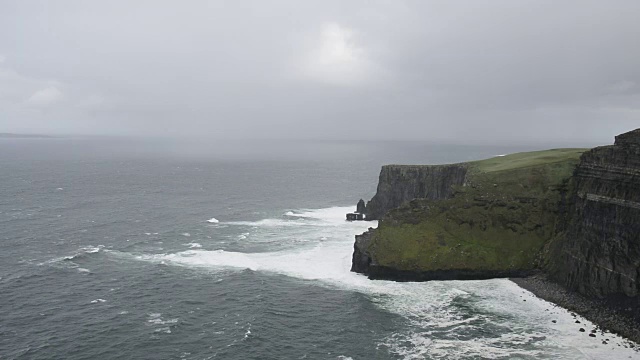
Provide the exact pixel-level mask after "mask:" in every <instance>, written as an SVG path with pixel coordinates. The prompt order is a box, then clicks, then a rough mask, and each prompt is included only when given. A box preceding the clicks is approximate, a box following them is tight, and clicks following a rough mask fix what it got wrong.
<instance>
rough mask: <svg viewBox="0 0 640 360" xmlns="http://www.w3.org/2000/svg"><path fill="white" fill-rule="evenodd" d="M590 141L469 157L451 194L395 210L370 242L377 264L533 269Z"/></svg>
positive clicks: (398, 267)
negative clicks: (574, 145)
mask: <svg viewBox="0 0 640 360" xmlns="http://www.w3.org/2000/svg"><path fill="white" fill-rule="evenodd" d="M586 150H587V149H553V150H546V151H536V152H527V153H518V154H512V155H507V156H501V157H495V158H491V159H487V160H481V161H476V162H470V163H467V164H466V166H467V167H468V172H467V175H466V178H465V182H464V184H463V185H455V186H453V196H452V197H451V198H448V199H441V200H426V199H416V200H413V201H411V202H409V203H408V204H405V205H404V206H401V207H400V208H397V209H394V210H391V211H390V212H388V213H387V215H386V216H385V217H384V218H383V219H382V221H381V222H380V224H379V226H378V229H376V230H375V231H373V233H372V234H371V236H370V241H368V242H367V243H366V244H362V245H363V246H366V249H360V250H361V251H363V252H364V253H367V254H368V256H369V257H370V258H371V266H373V267H379V268H386V269H393V270H398V271H405V272H407V271H408V272H418V273H425V272H430V271H438V272H442V271H449V270H451V271H457V270H473V271H483V272H486V273H491V272H497V273H505V272H509V271H527V270H531V269H533V268H534V267H535V266H536V262H537V255H538V254H539V252H540V250H541V249H542V247H543V246H544V244H545V243H546V242H547V241H548V240H549V239H550V238H551V237H552V235H553V233H554V229H555V226H556V222H557V220H558V217H557V212H558V206H559V204H560V203H561V197H562V194H563V191H564V188H565V187H566V183H567V179H568V178H569V177H570V176H571V174H572V172H573V169H574V168H575V166H576V164H577V163H578V160H579V157H580V155H581V154H582V153H583V152H584V151H586Z"/></svg>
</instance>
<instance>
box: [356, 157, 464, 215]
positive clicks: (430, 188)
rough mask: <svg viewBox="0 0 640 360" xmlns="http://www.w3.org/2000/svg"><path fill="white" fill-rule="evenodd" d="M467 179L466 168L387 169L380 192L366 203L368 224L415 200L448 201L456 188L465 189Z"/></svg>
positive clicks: (390, 167)
mask: <svg viewBox="0 0 640 360" xmlns="http://www.w3.org/2000/svg"><path fill="white" fill-rule="evenodd" d="M466 175H467V166H466V165H465V164H452V165H385V166H383V167H382V170H380V178H379V179H378V189H377V191H376V194H375V196H374V197H373V198H372V199H371V200H370V201H369V202H368V203H367V206H366V209H365V211H364V213H365V214H366V216H367V220H379V219H381V218H382V216H383V215H384V214H386V213H387V211H389V210H391V209H393V208H397V207H399V206H400V205H402V204H404V203H406V202H408V201H411V200H413V199H429V200H437V199H446V198H449V197H451V196H452V194H453V189H452V187H453V186H454V185H462V184H463V183H464V181H465V177H466Z"/></svg>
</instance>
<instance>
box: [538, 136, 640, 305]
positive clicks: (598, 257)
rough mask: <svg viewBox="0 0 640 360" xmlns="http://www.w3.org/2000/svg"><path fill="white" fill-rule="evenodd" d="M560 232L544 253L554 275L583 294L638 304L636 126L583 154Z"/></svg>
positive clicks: (639, 152) (639, 151)
mask: <svg viewBox="0 0 640 360" xmlns="http://www.w3.org/2000/svg"><path fill="white" fill-rule="evenodd" d="M560 231H561V233H560V235H559V236H558V237H557V238H556V239H554V241H553V242H552V244H551V246H550V247H549V251H548V254H547V256H548V257H549V262H548V266H547V270H548V271H549V272H550V275H551V276H552V278H553V279H555V280H556V281H558V282H560V283H561V284H563V285H565V286H567V287H568V288H569V289H572V290H577V291H578V292H580V293H583V294H585V295H590V296H596V297H600V298H610V299H612V300H616V301H620V302H626V303H633V302H636V303H637V299H638V293H639V291H640V281H639V279H640V129H639V130H635V131H631V132H628V133H625V134H622V135H619V136H617V137H616V141H615V145H612V146H603V147H597V148H595V149H592V150H590V151H588V152H586V153H585V154H584V155H583V156H582V157H581V159H580V163H579V165H578V167H577V168H576V171H575V172H574V175H573V178H572V184H571V192H570V196H569V198H568V211H567V213H566V216H565V221H564V224H563V227H562V228H561V229H560ZM630 305H632V304H630ZM636 305H637V304H636Z"/></svg>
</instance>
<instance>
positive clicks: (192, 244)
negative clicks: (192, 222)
mask: <svg viewBox="0 0 640 360" xmlns="http://www.w3.org/2000/svg"><path fill="white" fill-rule="evenodd" d="M184 245H186V246H189V247H190V248H192V249H198V248H201V247H202V244H200V243H197V242H192V243H188V244H184Z"/></svg>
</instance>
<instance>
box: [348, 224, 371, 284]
mask: <svg viewBox="0 0 640 360" xmlns="http://www.w3.org/2000/svg"><path fill="white" fill-rule="evenodd" d="M371 230H373V228H369V231H367V232H365V233H363V234H362V235H356V242H355V244H354V245H353V257H352V259H351V271H353V272H357V273H362V274H367V273H368V272H369V267H370V265H371V255H370V254H369V244H370V242H371Z"/></svg>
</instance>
